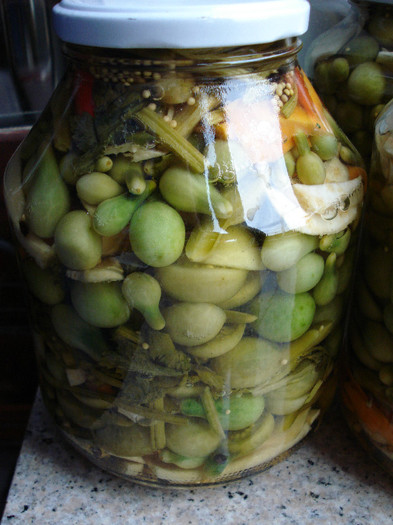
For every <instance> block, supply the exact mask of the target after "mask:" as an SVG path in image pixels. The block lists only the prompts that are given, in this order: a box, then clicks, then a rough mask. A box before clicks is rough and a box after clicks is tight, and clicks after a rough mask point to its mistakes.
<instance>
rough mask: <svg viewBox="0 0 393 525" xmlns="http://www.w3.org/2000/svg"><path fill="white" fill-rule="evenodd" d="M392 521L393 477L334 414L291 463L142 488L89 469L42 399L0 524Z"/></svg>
mask: <svg viewBox="0 0 393 525" xmlns="http://www.w3.org/2000/svg"><path fill="white" fill-rule="evenodd" d="M32 523H34V524H39V525H47V524H50V525H52V524H53V525H79V524H83V525H90V524H92V525H118V524H119V525H127V524H132V525H140V524H149V525H156V524H157V525H161V524H163V525H165V524H168V525H170V524H180V525H204V524H214V525H221V524H225V525H232V524H233V525H235V524H236V525H245V524H268V525H271V524H272V525H273V524H274V525H281V524H291V525H308V524H314V523H318V525H319V524H329V525H330V524H340V525H341V524H348V525H349V524H351V525H366V524H367V525H369V524H378V525H383V524H389V525H390V524H392V523H393V480H391V479H389V478H388V477H387V476H386V475H385V474H384V473H383V472H382V471H381V470H380V469H379V467H378V466H376V465H374V463H373V462H372V461H370V460H369V459H368V458H367V457H366V455H365V454H364V452H363V451H362V449H360V448H359V446H358V445H357V443H355V442H354V441H353V439H352V438H351V435H350V434H349V432H348V430H347V428H346V426H345V423H344V421H343V419H342V417H341V415H340V414H339V412H338V411H337V410H336V409H332V410H331V411H330V412H329V413H328V414H327V416H326V418H325V422H324V423H323V424H322V425H321V427H320V429H319V430H318V431H317V432H316V433H315V434H314V435H313V436H311V437H310V438H308V439H307V441H306V442H305V443H304V444H303V446H302V447H301V448H300V449H299V450H297V451H296V452H295V453H293V454H292V455H291V456H290V457H289V458H288V459H287V460H285V461H283V462H281V463H279V464H278V465H276V466H274V467H273V468H271V469H270V470H268V471H266V472H264V473H262V474H259V475H256V476H254V477H251V478H246V479H243V480H241V481H239V482H233V483H228V484H226V485H223V486H219V487H214V488H200V489H194V490H189V489H187V490H169V489H165V490H160V489H150V488H146V487H142V486H137V485H134V484H131V483H128V482H126V481H123V480H121V479H118V478H115V477H113V476H111V475H109V474H106V473H105V472H103V471H101V470H100V469H98V468H97V467H95V466H93V465H90V463H88V462H87V461H86V460H85V459H84V458H82V457H80V456H79V455H78V454H77V453H76V452H75V451H74V450H73V449H71V447H70V446H69V445H68V444H66V443H64V441H63V440H62V439H61V438H60V437H59V436H58V434H57V432H56V430H55V428H54V426H53V425H52V423H51V421H50V419H49V417H48V416H47V414H46V412H45V410H44V408H43V406H42V402H41V399H40V396H37V400H36V402H35V405H34V408H33V411H32V414H31V418H30V423H29V426H28V430H27V433H26V437H25V440H24V443H23V447H22V450H21V454H20V457H19V460H18V464H17V467H16V471H15V475H14V479H13V482H12V485H11V488H10V491H9V495H8V501H7V505H6V508H5V510H4V514H3V518H2V521H1V525H5V524H10V525H16V524H23V525H27V524H32Z"/></svg>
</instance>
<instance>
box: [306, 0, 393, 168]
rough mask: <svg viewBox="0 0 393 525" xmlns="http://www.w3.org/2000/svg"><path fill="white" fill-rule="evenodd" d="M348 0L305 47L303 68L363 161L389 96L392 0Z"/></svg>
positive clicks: (392, 90) (392, 58)
mask: <svg viewBox="0 0 393 525" xmlns="http://www.w3.org/2000/svg"><path fill="white" fill-rule="evenodd" d="M350 3H351V5H352V11H351V12H350V13H349V14H348V15H347V16H346V17H345V18H344V20H343V21H341V22H340V23H339V24H337V25H336V26H334V27H333V28H331V29H330V30H329V31H327V32H326V33H325V34H322V35H321V36H320V37H318V38H317V39H316V40H315V41H314V42H313V44H312V45H311V46H310V48H309V49H308V51H307V57H306V59H305V70H306V72H307V73H308V74H309V76H310V78H311V79H312V81H313V83H314V85H315V86H316V88H317V91H318V93H319V94H320V96H321V98H322V100H323V102H324V103H325V104H326V106H327V108H328V109H329V111H330V113H331V114H332V115H333V117H334V118H335V119H336V121H337V122H338V124H339V125H340V126H341V127H342V129H343V130H344V132H345V133H346V134H347V135H348V137H349V138H350V139H351V141H352V142H353V143H354V144H355V146H356V147H357V148H358V150H359V151H360V152H361V154H362V155H363V158H364V159H365V160H366V161H367V163H368V162H369V159H370V155H371V147H372V142H373V131H374V124H375V119H376V117H377V116H378V114H379V112H380V111H381V110H382V108H383V107H384V105H385V104H386V103H387V102H388V101H389V100H390V99H391V97H392V96H393V84H392V73H393V65H392V64H393V5H392V2H391V1H390V0H385V1H379V0H376V1H375V0H369V1H363V0H352V1H351V2H350Z"/></svg>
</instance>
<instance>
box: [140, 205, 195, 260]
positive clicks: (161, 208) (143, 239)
mask: <svg viewBox="0 0 393 525" xmlns="http://www.w3.org/2000/svg"><path fill="white" fill-rule="evenodd" d="M130 242H131V247H132V249H133V251H134V252H135V254H136V256H137V257H139V259H140V260H141V261H143V262H144V263H146V264H149V265H150V266H154V267H156V268H158V267H162V266H168V265H169V264H172V263H174V262H175V261H176V260H177V259H178V258H179V257H180V255H181V253H182V251H183V247H184V242H185V226H184V222H183V219H182V218H181V216H180V215H179V214H178V212H177V211H176V210H175V209H173V208H172V207H171V206H168V204H165V203H163V202H147V203H146V204H144V205H142V206H141V207H140V208H138V210H137V211H136V212H135V213H134V215H133V217H132V219H131V223H130Z"/></svg>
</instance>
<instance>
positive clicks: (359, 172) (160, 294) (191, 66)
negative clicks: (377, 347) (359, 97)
mask: <svg viewBox="0 0 393 525" xmlns="http://www.w3.org/2000/svg"><path fill="white" fill-rule="evenodd" d="M298 49H299V42H298V41H297V40H296V38H291V39H287V40H285V41H284V40H280V41H277V42H274V43H270V44H269V43H268V44H263V45H254V46H252V47H250V46H241V47H236V48H220V49H218V48H217V49H211V50H206V49H193V50H189V49H188V50H186V49H176V50H175V49H174V50H157V49H150V50H148V51H146V50H138V49H136V50H128V49H127V50H119V49H117V50H111V49H91V48H87V47H84V46H77V45H70V44H69V45H67V47H66V52H67V54H68V57H69V59H70V67H69V70H68V72H67V75H66V77H65V79H64V81H63V82H62V83H61V84H60V86H59V87H58V89H57V91H56V92H55V94H54V96H53V98H52V100H51V102H50V104H49V105H48V107H47V108H46V110H45V112H44V113H43V115H42V117H41V119H40V120H39V122H38V123H37V124H36V126H35V127H34V128H33V130H32V132H31V133H30V135H29V136H28V138H27V140H26V141H25V142H24V143H23V145H22V147H21V148H20V149H19V151H18V153H17V155H16V156H15V157H14V158H13V160H12V162H11V163H10V164H9V166H8V169H7V173H6V181H5V184H6V186H5V193H6V200H7V206H8V211H9V215H10V219H11V222H12V225H13V228H14V233H15V239H16V243H17V245H18V249H19V256H20V259H21V267H22V271H23V274H24V276H25V280H26V285H27V288H28V290H29V292H30V301H31V311H32V318H33V326H34V333H35V336H36V353H37V361H38V367H39V372H40V382H41V389H42V393H43V396H44V400H45V403H46V405H47V407H48V409H49V411H50V412H51V414H52V415H53V417H54V418H55V420H56V422H57V424H58V425H59V426H60V428H61V429H62V431H63V433H64V435H65V436H66V437H67V438H68V440H69V441H71V442H72V443H73V445H74V446H75V447H76V448H77V449H79V450H80V451H81V452H82V453H83V454H85V455H86V456H88V457H89V458H90V459H91V460H92V461H93V462H94V463H96V464H97V465H99V466H101V467H102V468H104V469H107V470H109V471H111V472H113V473H116V474H118V475H121V476H124V477H126V478H129V479H133V480H135V481H139V482H142V483H148V484H156V485H160V484H172V485H178V486H182V485H198V484H213V483H218V482H223V481H226V480H230V479H235V478H238V477H240V476H244V475H248V474H250V473H253V472H257V471H260V470H263V469H265V468H267V467H268V466H270V465H272V464H273V463H274V462H276V461H278V460H279V459H280V458H282V457H283V456H285V455H286V454H287V453H288V451H290V450H291V449H293V448H294V447H295V446H296V445H297V444H299V443H300V442H301V441H302V439H303V438H304V437H305V436H306V435H307V434H308V433H309V432H310V430H311V429H312V427H313V426H315V424H316V423H317V422H318V421H319V419H320V416H321V414H322V413H323V411H324V410H325V409H326V408H327V406H328V405H329V402H330V400H331V398H332V395H333V393H334V388H335V382H336V373H335V370H336V367H335V362H336V358H337V353H338V350H339V347H340V343H341V337H342V332H343V319H344V314H345V311H346V310H347V306H348V301H347V300H348V291H349V288H350V281H351V275H352V266H353V263H354V258H355V247H356V238H357V234H358V222H359V216H360V211H361V207H362V200H363V192H364V185H365V181H366V174H365V171H364V169H363V167H362V162H361V159H360V158H359V155H358V153H357V152H356V150H354V149H353V147H352V145H351V144H350V143H349V142H348V141H347V139H346V137H345V135H344V134H343V133H342V132H341V130H340V129H339V128H338V127H337V125H336V124H335V122H334V121H333V120H332V118H331V117H330V116H329V114H328V113H327V112H326V110H325V108H324V107H323V106H322V104H321V103H320V101H319V99H318V97H317V95H316V94H315V92H314V90H313V89H312V87H311V85H310V83H309V82H308V80H307V78H306V77H305V75H304V74H303V72H302V71H301V69H300V68H299V66H298V65H297V62H296V52H297V50H298Z"/></svg>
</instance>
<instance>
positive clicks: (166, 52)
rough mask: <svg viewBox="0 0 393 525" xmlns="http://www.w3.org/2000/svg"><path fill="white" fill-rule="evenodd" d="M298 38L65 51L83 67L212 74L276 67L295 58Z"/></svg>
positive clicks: (72, 47)
mask: <svg viewBox="0 0 393 525" xmlns="http://www.w3.org/2000/svg"><path fill="white" fill-rule="evenodd" d="M301 46H302V44H301V41H300V40H299V39H297V38H290V39H285V40H280V41H277V42H273V43H269V44H257V45H253V46H241V47H234V48H228V47H225V48H211V49H131V50H130V49H107V48H106V49H103V48H94V47H86V46H78V45H74V44H63V52H64V54H65V56H66V57H67V58H68V60H69V61H70V62H71V64H72V65H73V66H74V67H76V68H80V69H84V68H87V69H89V68H94V69H96V70H97V69H101V70H108V71H115V70H118V69H119V68H124V69H126V70H130V71H134V72H135V73H137V72H138V71H147V70H148V71H151V73H152V75H154V73H155V72H156V73H162V72H165V71H167V72H168V71H173V70H177V71H184V72H187V71H190V72H200V73H203V74H204V75H208V74H209V71H210V72H212V73H213V72H214V71H217V70H219V71H222V70H226V69H228V70H231V69H238V68H239V69H241V68H244V69H251V70H255V69H272V68H274V64H275V62H277V63H279V64H280V65H282V64H283V63H285V62H286V61H288V62H293V60H294V59H295V58H296V56H297V53H298V52H299V51H300V49H301Z"/></svg>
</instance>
